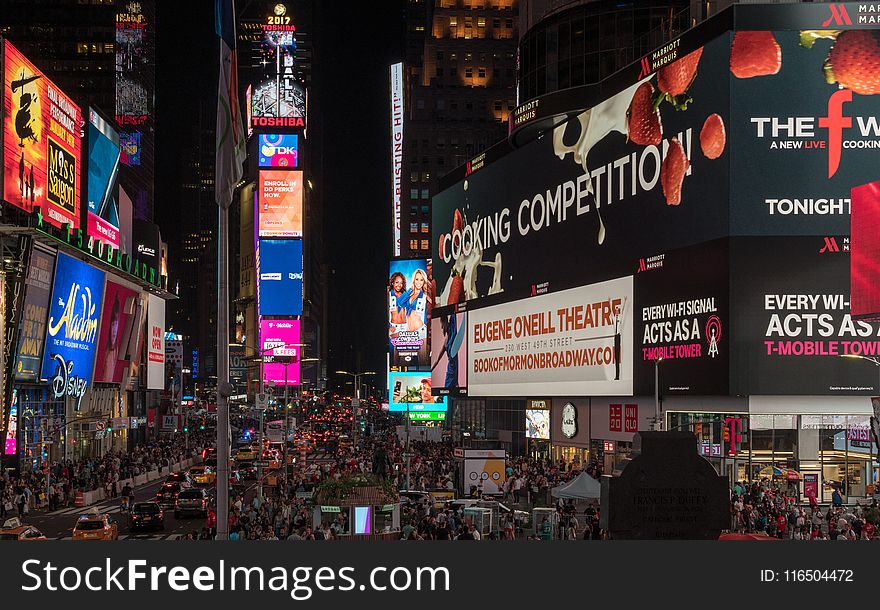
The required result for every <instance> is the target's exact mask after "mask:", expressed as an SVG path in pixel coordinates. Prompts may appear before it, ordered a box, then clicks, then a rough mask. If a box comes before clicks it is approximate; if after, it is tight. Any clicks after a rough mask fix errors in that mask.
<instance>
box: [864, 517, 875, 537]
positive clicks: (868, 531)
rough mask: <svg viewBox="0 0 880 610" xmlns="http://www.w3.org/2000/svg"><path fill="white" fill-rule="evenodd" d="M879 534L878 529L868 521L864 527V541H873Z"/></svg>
mask: <svg viewBox="0 0 880 610" xmlns="http://www.w3.org/2000/svg"><path fill="white" fill-rule="evenodd" d="M876 533H877V528H876V527H874V524H873V523H871V522H869V521H866V522H865V524H864V525H863V526H862V539H863V540H872V539H873V538H874V535H875V534H876Z"/></svg>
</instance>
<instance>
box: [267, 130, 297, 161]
mask: <svg viewBox="0 0 880 610" xmlns="http://www.w3.org/2000/svg"><path fill="white" fill-rule="evenodd" d="M257 152H258V153H259V157H258V165H259V167H298V166H299V163H298V157H299V136H297V135H293V134H263V133H261V134H260V135H259V136H258V138H257Z"/></svg>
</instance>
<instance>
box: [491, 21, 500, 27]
mask: <svg viewBox="0 0 880 610" xmlns="http://www.w3.org/2000/svg"><path fill="white" fill-rule="evenodd" d="M492 27H493V28H498V29H500V28H501V20H500V19H493V20H492Z"/></svg>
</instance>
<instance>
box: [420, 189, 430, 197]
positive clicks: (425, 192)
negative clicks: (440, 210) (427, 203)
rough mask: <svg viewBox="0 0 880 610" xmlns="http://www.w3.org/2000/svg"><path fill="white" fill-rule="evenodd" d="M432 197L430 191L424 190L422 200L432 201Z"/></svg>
mask: <svg viewBox="0 0 880 610" xmlns="http://www.w3.org/2000/svg"><path fill="white" fill-rule="evenodd" d="M430 198H431V195H429V194H428V189H422V199H430Z"/></svg>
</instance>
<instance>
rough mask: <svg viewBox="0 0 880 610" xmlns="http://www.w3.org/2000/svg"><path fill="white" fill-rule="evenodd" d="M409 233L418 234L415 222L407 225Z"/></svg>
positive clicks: (417, 224) (417, 226)
mask: <svg viewBox="0 0 880 610" xmlns="http://www.w3.org/2000/svg"><path fill="white" fill-rule="evenodd" d="M409 232H410V233H418V232H419V223H417V222H411V223H409Z"/></svg>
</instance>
